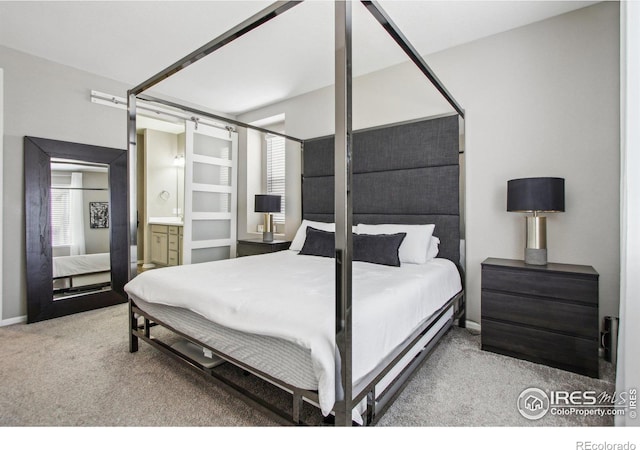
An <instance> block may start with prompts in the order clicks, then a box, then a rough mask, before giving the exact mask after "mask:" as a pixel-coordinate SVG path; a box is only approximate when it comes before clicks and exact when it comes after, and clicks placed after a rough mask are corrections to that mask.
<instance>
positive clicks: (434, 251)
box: [427, 236, 440, 261]
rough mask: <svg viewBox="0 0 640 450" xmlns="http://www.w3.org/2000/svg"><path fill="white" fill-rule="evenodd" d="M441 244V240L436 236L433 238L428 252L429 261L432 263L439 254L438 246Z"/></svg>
mask: <svg viewBox="0 0 640 450" xmlns="http://www.w3.org/2000/svg"><path fill="white" fill-rule="evenodd" d="M439 244H440V239H438V238H437V237H435V236H431V240H430V241H429V250H427V261H431V260H432V259H433V258H435V257H436V256H438V252H439V251H440V249H439V248H438V245H439Z"/></svg>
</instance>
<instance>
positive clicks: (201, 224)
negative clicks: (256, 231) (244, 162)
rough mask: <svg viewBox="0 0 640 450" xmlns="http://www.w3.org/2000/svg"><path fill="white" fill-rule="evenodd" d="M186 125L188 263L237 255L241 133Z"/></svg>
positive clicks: (185, 255)
mask: <svg viewBox="0 0 640 450" xmlns="http://www.w3.org/2000/svg"><path fill="white" fill-rule="evenodd" d="M186 125H187V126H186V139H185V143H186V150H185V177H184V178H185V189H184V193H185V198H184V236H183V244H182V252H183V253H182V255H183V263H184V264H193V263H200V262H205V261H217V260H220V259H228V258H235V256H236V217H237V214H236V209H237V189H236V184H237V178H238V166H237V159H238V134H237V133H235V132H230V131H227V130H223V129H220V128H215V127H209V126H206V125H202V124H196V123H195V122H192V121H187V123H186Z"/></svg>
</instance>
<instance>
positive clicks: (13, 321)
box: [0, 316, 27, 327]
mask: <svg viewBox="0 0 640 450" xmlns="http://www.w3.org/2000/svg"><path fill="white" fill-rule="evenodd" d="M17 323H27V316H18V317H12V318H11V319H4V320H0V327H6V326H9V325H15V324H17Z"/></svg>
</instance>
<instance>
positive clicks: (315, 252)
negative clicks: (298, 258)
mask: <svg viewBox="0 0 640 450" xmlns="http://www.w3.org/2000/svg"><path fill="white" fill-rule="evenodd" d="M306 233H307V237H306V238H305V240H304V245H303V246H302V249H300V253H298V254H299V255H312V256H324V257H326V258H333V257H335V253H336V237H335V233H333V232H332V231H323V230H318V229H317V228H313V227H307V231H306Z"/></svg>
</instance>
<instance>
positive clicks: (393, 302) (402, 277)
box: [125, 251, 461, 415]
mask: <svg viewBox="0 0 640 450" xmlns="http://www.w3.org/2000/svg"><path fill="white" fill-rule="evenodd" d="M334 272H335V261H334V260H333V259H331V258H322V257H317V256H303V255H298V253H297V252H294V251H282V252H276V253H270V254H266V255H257V256H251V257H244V258H236V259H230V260H224V261H216V262H211V263H202V264H192V265H187V266H176V267H169V268H163V269H156V270H151V271H147V272H143V273H142V274H140V275H138V276H137V277H136V278H134V279H133V280H131V281H130V282H129V283H128V284H127V285H126V286H125V291H126V292H127V293H128V294H130V295H131V296H132V297H137V298H140V299H142V300H144V301H147V302H150V303H158V304H163V305H169V306H176V307H180V308H186V309H189V310H191V311H193V312H195V313H197V314H200V315H201V316H203V317H205V318H206V319H208V320H210V321H213V322H216V323H218V324H220V325H223V326H225V327H229V328H233V329H236V330H239V331H244V332H247V333H254V334H262V335H266V336H273V337H278V338H282V339H286V340H289V341H291V342H294V343H295V344H297V345H300V346H302V347H304V348H308V349H309V350H310V353H311V357H312V361H313V365H314V367H313V369H314V373H315V374H316V376H317V379H318V397H319V399H320V409H321V410H322V413H323V414H325V415H327V414H329V413H330V412H331V410H332V409H333V404H334V401H335V384H334V383H335V346H334V341H335V335H334V333H335V331H334V320H335V319H334V317H335V311H334V290H335V286H334V280H335V278H334ZM352 283H353V300H352V308H353V333H352V336H353V360H352V369H353V380H354V383H355V382H357V381H358V380H359V379H360V378H362V377H364V376H365V375H366V374H367V373H369V372H370V371H371V370H373V369H374V368H375V367H376V366H377V365H378V364H379V363H380V361H382V359H384V357H385V356H386V355H388V354H389V353H390V352H391V351H392V350H393V349H394V348H396V347H397V346H398V345H399V344H401V343H402V342H403V341H404V340H405V339H406V337H407V336H408V335H409V334H410V333H411V332H412V331H413V330H415V329H416V327H417V326H418V325H419V324H420V322H422V321H423V320H424V319H425V318H427V317H429V316H430V315H431V314H432V313H433V312H435V311H436V310H437V309H439V308H440V307H441V306H442V305H443V304H444V303H445V302H446V301H447V300H448V299H449V298H451V297H452V296H454V295H455V294H456V293H457V292H459V291H460V290H461V283H460V277H459V275H458V271H457V268H456V267H455V265H454V264H453V263H451V262H450V261H448V260H445V259H440V258H436V259H434V260H432V261H430V262H428V263H426V264H420V265H416V264H405V265H403V266H402V267H389V266H382V265H377V264H369V263H363V262H354V263H353V277H352Z"/></svg>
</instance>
